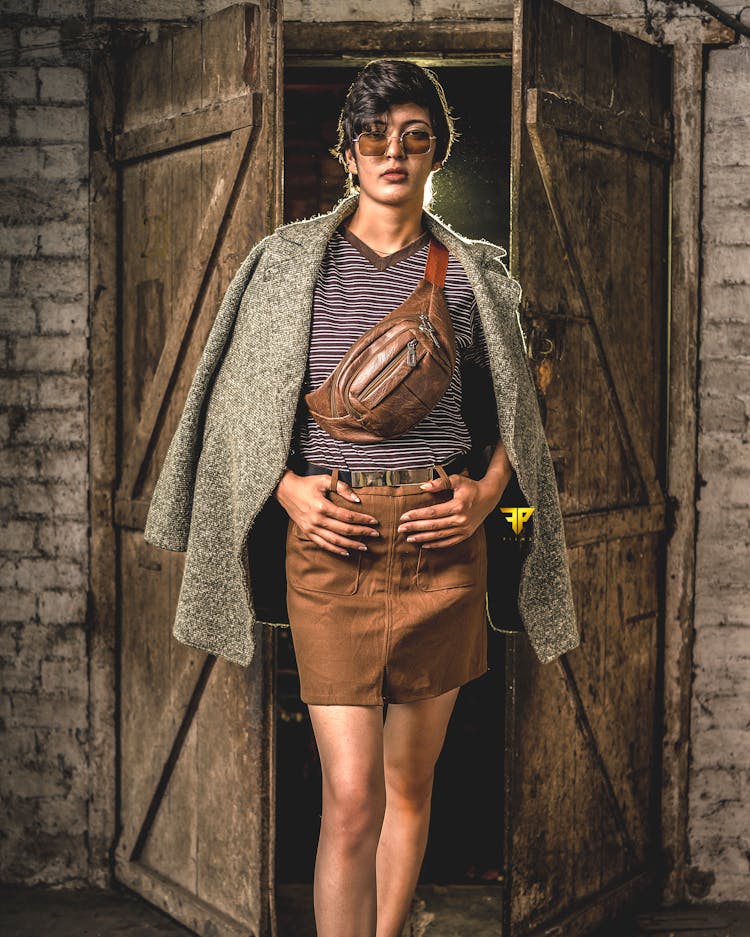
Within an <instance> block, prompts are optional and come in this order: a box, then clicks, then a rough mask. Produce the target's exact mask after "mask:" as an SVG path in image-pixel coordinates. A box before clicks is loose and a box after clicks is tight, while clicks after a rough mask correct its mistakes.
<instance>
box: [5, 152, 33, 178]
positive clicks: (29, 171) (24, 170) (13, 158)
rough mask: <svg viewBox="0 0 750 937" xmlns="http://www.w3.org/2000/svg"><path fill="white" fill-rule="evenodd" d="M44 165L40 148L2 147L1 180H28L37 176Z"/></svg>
mask: <svg viewBox="0 0 750 937" xmlns="http://www.w3.org/2000/svg"><path fill="white" fill-rule="evenodd" d="M41 165H42V154H41V149H40V147H39V146H3V147H0V179H26V178H29V177H33V176H35V175H37V174H38V173H39V171H40V168H41Z"/></svg>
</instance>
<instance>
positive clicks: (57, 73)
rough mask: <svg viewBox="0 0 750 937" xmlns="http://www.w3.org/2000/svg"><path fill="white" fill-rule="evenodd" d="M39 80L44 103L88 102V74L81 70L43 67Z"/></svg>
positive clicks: (40, 70)
mask: <svg viewBox="0 0 750 937" xmlns="http://www.w3.org/2000/svg"><path fill="white" fill-rule="evenodd" d="M55 2H57V0H55ZM39 80H40V82H41V87H40V98H41V100H42V101H64V102H74V103H78V102H83V101H85V100H86V80H87V79H86V73H85V72H84V71H83V70H82V69H80V68H65V67H60V68H49V67H46V66H42V67H41V68H40V69H39Z"/></svg>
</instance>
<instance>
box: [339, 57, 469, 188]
mask: <svg viewBox="0 0 750 937" xmlns="http://www.w3.org/2000/svg"><path fill="white" fill-rule="evenodd" d="M393 104H417V105H418V106H419V107H423V108H425V110H427V111H428V112H429V114H430V121H431V123H432V127H433V131H434V133H435V136H436V137H437V140H436V141H435V155H434V157H433V163H436V162H443V163H444V162H445V160H446V159H447V158H448V155H449V154H450V151H451V146H452V145H453V142H454V140H456V139H457V138H458V136H459V133H458V131H457V130H456V129H455V125H454V119H453V117H452V116H451V112H450V107H449V106H448V102H447V101H446V100H445V92H444V91H443V87H442V85H441V84H440V82H439V81H438V77H437V75H436V74H435V73H434V72H433V71H432V70H431V69H429V68H423V67H422V66H421V65H417V64H415V63H414V62H405V61H403V60H401V59H373V61H372V62H368V63H367V65H365V66H364V68H363V69H362V70H361V71H360V72H359V74H358V75H357V77H356V78H355V79H354V81H353V82H352V83H351V85H350V87H349V90H348V92H347V94H346V99H345V101H344V106H343V107H342V109H341V114H340V115H339V126H338V143H337V144H336V146H335V147H332V148H331V151H330V152H331V153H332V155H333V156H336V157H337V158H338V160H339V162H340V163H341V165H342V166H343V167H344V169H347V172H348V168H347V165H346V151H347V150H348V149H352V151H353V145H352V137H356V136H357V134H358V133H360V132H361V131H362V130H366V129H368V128H369V126H370V125H371V124H372V122H373V121H374V120H376V119H377V118H378V117H380V116H381V115H382V114H384V113H385V112H386V111H387V110H388V109H389V108H390V107H391V105H393ZM358 185H359V179H358V177H357V175H356V173H355V174H353V176H351V175H350V176H349V179H348V186H347V188H348V191H349V192H351V191H352V189H353V187H354V186H358Z"/></svg>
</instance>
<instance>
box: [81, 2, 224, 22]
mask: <svg viewBox="0 0 750 937" xmlns="http://www.w3.org/2000/svg"><path fill="white" fill-rule="evenodd" d="M229 5H230V4H229V3H227V4H226V6H229ZM93 14H94V18H95V19H99V18H100V17H103V18H104V17H114V18H115V19H118V20H128V19H136V20H143V18H144V16H143V3H142V2H141V0H94V3H93ZM204 15H205V11H204V9H203V2H202V0H149V4H148V17H149V19H152V20H185V19H187V18H188V17H192V18H194V19H201V18H202V17H203V16H204Z"/></svg>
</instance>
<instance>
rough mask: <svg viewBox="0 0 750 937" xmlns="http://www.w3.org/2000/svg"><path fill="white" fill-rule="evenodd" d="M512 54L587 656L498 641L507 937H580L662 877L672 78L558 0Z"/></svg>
mask: <svg viewBox="0 0 750 937" xmlns="http://www.w3.org/2000/svg"><path fill="white" fill-rule="evenodd" d="M513 41H514V47H513V71H514V74H513V110H514V114H513V121H514V126H513V142H512V159H511V206H512V209H511V210H512V214H511V241H510V251H509V259H510V265H511V271H512V273H513V275H514V276H516V277H518V279H519V280H520V282H521V283H522V285H523V288H524V293H523V298H522V309H521V312H522V325H523V329H524V332H525V335H526V339H527V346H528V353H529V356H530V364H531V366H532V372H533V374H534V378H535V381H536V386H537V391H538V395H539V400H540V405H541V409H542V414H543V417H544V423H545V430H546V434H547V438H548V441H549V445H550V450H551V453H552V457H553V460H554V464H555V471H556V476H557V482H558V487H559V491H560V501H561V507H562V511H563V515H564V518H565V534H566V542H567V546H568V550H569V558H570V562H571V571H572V576H573V583H574V591H575V596H576V608H577V614H578V619H579V624H580V627H581V633H582V641H581V645H580V647H578V648H576V649H575V650H573V651H572V652H570V653H569V654H567V655H564V656H563V657H562V658H560V659H558V660H557V661H555V662H554V663H553V664H547V665H542V664H539V663H538V662H537V661H536V659H535V658H534V657H533V654H532V653H531V651H530V649H529V645H528V642H527V641H525V639H524V638H523V637H518V638H516V637H513V638H511V639H510V641H511V647H510V648H509V650H510V653H509V664H508V666H509V672H508V680H507V686H508V699H507V705H508V718H509V723H508V724H509V726H510V739H509V749H510V751H509V757H508V759H507V763H508V768H509V775H508V778H507V787H508V791H509V797H508V799H507V804H506V809H507V826H508V832H509V842H510V848H509V849H508V852H507V855H506V861H507V868H506V874H507V881H508V883H509V897H510V900H509V902H507V903H506V913H507V919H506V924H507V927H506V933H508V934H513V935H520V934H529V933H536V932H537V930H540V931H541V930H543V931H544V933H545V934H548V933H560V934H565V937H574V935H576V934H579V933H585V932H587V931H588V930H590V928H591V927H592V926H593V925H595V924H598V923H599V922H601V921H602V920H604V919H605V918H607V917H608V916H610V915H611V914H613V913H614V912H615V911H616V910H617V908H618V907H621V906H622V905H623V904H624V903H625V902H628V903H630V902H632V900H633V899H634V898H635V896H636V895H638V894H639V893H641V892H642V891H643V890H644V889H646V888H648V887H649V886H650V885H651V884H652V883H653V882H654V881H655V879H656V877H657V876H658V874H659V872H660V856H659V837H658V812H659V789H660V782H659V778H660V770H659V756H660V720H661V680H662V677H661V660H662V634H663V622H662V577H663V550H664V544H665V539H666V537H665V510H664V508H665V495H664V492H665V457H664V456H665V427H666V412H665V411H666V407H665V402H666V376H667V368H666V363H667V335H668V332H667V317H668V278H667V260H668V230H669V228H668V220H669V219H668V209H669V180H670V165H671V154H672V138H671V127H670V111H669V108H670V80H671V62H670V58H669V56H668V55H667V54H666V53H665V52H664V51H663V50H661V49H659V48H657V47H655V46H652V45H649V44H647V43H644V42H642V41H640V40H638V39H636V38H634V37H632V36H629V35H626V34H624V33H620V32H614V31H612V30H610V29H609V28H607V27H605V26H603V25H602V24H601V23H598V22H596V21H595V20H592V19H589V18H587V17H584V16H581V15H579V14H577V13H575V12H573V11H572V10H570V9H569V8H567V7H565V6H562V5H560V4H558V3H554V2H551V0H517V4H516V8H515V15H514V40H513ZM556 924H557V925H558V926H559V930H558V929H555V925H556Z"/></svg>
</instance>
